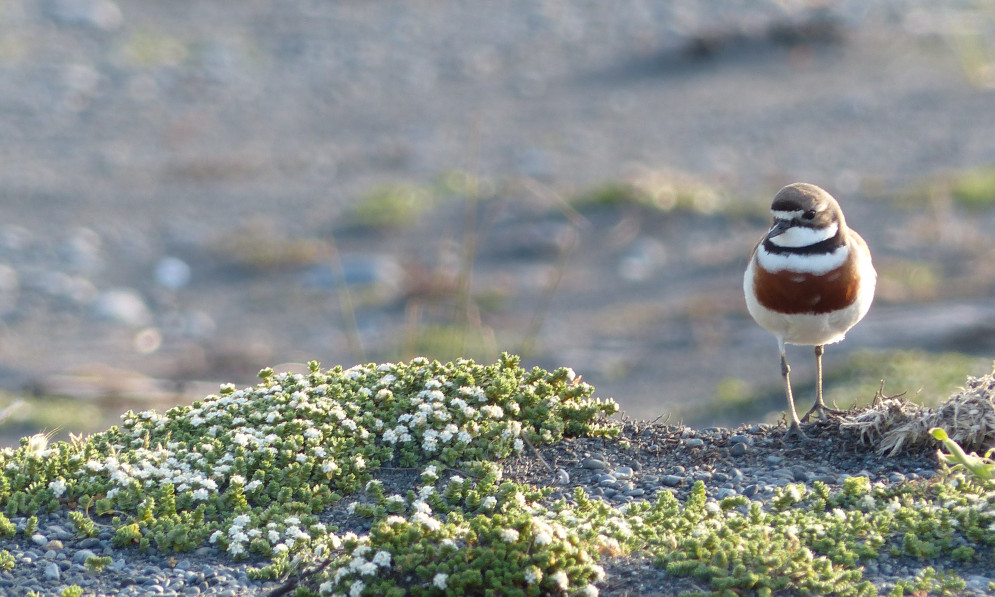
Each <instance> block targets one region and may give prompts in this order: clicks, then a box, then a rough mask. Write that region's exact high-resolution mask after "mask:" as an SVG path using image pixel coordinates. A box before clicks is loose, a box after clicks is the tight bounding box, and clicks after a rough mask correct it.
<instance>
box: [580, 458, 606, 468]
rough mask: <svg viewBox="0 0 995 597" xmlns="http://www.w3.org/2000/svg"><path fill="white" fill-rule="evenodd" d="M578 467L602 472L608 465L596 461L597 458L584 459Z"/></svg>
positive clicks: (601, 461)
mask: <svg viewBox="0 0 995 597" xmlns="http://www.w3.org/2000/svg"><path fill="white" fill-rule="evenodd" d="M580 465H581V466H582V467H584V468H586V469H591V470H602V469H606V468H608V463H607V462H605V461H604V460H598V459H597V458H585V459H584V461H583V462H581V463H580Z"/></svg>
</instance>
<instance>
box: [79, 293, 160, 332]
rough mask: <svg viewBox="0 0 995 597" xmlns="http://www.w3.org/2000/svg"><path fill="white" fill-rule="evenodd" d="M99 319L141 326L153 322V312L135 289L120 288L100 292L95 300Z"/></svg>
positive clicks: (95, 309)
mask: <svg viewBox="0 0 995 597" xmlns="http://www.w3.org/2000/svg"><path fill="white" fill-rule="evenodd" d="M93 314H94V315H95V316H96V317H97V318H98V319H103V320H106V321H113V322H115V323H123V324H125V325H130V326H135V327H141V326H146V325H149V324H150V323H152V312H151V311H149V308H148V306H147V305H146V304H145V300H144V299H142V297H141V296H139V294H138V293H137V292H135V291H134V290H130V289H127V288H118V289H114V290H107V291H105V292H102V293H100V294H99V295H98V296H97V298H96V300H94V302H93Z"/></svg>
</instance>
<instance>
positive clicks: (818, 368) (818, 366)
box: [802, 344, 843, 422]
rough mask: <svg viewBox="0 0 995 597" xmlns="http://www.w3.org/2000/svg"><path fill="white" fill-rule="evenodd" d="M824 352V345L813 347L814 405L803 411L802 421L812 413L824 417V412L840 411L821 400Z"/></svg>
mask: <svg viewBox="0 0 995 597" xmlns="http://www.w3.org/2000/svg"><path fill="white" fill-rule="evenodd" d="M823 352H825V349H824V347H823V346H822V345H821V344H820V345H819V346H816V347H815V405H814V406H812V408H811V410H809V411H808V412H807V413H805V416H804V417H802V421H806V422H807V421H808V419H809V417H811V416H812V413H815V412H817V413H819V415H820V416H822V417H825V415H826V413H829V414H833V415H838V414H840V413H842V412H843V411H841V410H836V409H835V408H829V407H828V406H826V403H825V402H823V401H822V353H823Z"/></svg>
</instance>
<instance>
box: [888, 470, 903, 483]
mask: <svg viewBox="0 0 995 597" xmlns="http://www.w3.org/2000/svg"><path fill="white" fill-rule="evenodd" d="M888 481H891V482H892V483H904V482H905V475H903V474H902V473H899V472H897V471H896V472H894V473H891V474H890V475H888Z"/></svg>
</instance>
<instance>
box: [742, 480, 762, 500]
mask: <svg viewBox="0 0 995 597" xmlns="http://www.w3.org/2000/svg"><path fill="white" fill-rule="evenodd" d="M758 491H760V486H758V485H757V484H756V483H754V484H752V485H747V486H746V487H744V488H743V495H744V496H746V497H753V496H755V495H756V494H757V492H758Z"/></svg>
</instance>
